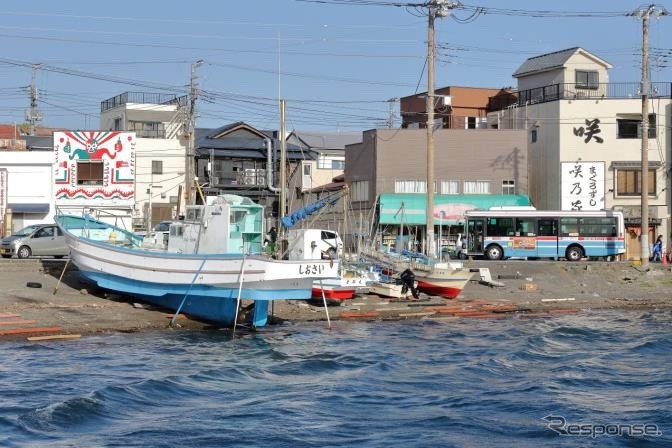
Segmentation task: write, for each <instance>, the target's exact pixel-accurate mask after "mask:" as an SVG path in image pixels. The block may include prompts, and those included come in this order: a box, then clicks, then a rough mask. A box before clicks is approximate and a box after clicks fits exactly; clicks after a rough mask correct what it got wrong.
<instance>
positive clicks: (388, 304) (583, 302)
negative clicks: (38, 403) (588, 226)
mask: <svg viewBox="0 0 672 448" xmlns="http://www.w3.org/2000/svg"><path fill="white" fill-rule="evenodd" d="M66 262H67V260H54V259H48V258H44V259H28V260H18V259H9V260H1V261H0V273H1V274H0V342H3V341H16V340H26V338H27V337H30V336H47V335H55V336H58V335H65V336H63V337H64V338H67V337H68V336H67V335H70V337H73V335H81V336H82V337H84V336H88V335H100V334H107V333H136V332H143V331H153V330H166V329H170V328H169V327H168V324H169V322H170V319H171V317H172V314H171V312H170V311H166V310H162V309H159V308H157V307H154V306H151V305H149V304H144V303H142V302H141V301H139V300H134V299H133V298H132V297H125V296H121V295H118V294H114V293H111V292H108V291H105V290H102V289H100V288H97V287H96V286H95V285H92V284H90V283H88V282H85V281H83V280H82V279H80V277H79V273H78V271H77V270H76V268H74V267H73V266H72V265H70V264H68V270H67V272H66V273H65V274H64V275H63V280H62V281H61V283H60V285H59V287H58V290H57V291H56V293H55V294H54V289H55V287H56V285H57V284H58V279H59V277H60V276H61V274H62V272H63V268H64V266H65V265H66ZM468 266H470V267H471V268H472V269H474V270H477V269H478V268H481V267H487V268H489V269H490V273H491V276H492V279H493V280H494V281H496V282H501V283H503V286H496V287H492V286H487V285H485V284H482V283H479V281H478V280H479V278H480V277H479V274H478V272H476V273H475V274H474V279H473V280H472V281H471V282H470V283H469V284H468V285H467V286H466V287H465V289H464V290H463V292H462V293H461V294H460V296H459V297H458V298H457V299H443V298H439V297H429V296H426V295H421V300H420V301H410V300H404V299H396V300H395V299H385V298H381V297H378V296H376V295H360V296H356V297H355V298H354V299H351V300H347V301H344V302H343V303H341V304H340V306H329V307H328V312H329V317H330V319H331V320H332V321H336V320H345V319H348V320H367V321H380V320H404V319H442V320H443V319H464V318H472V319H474V318H477V319H485V320H487V319H499V318H507V317H508V318H511V317H513V316H525V317H530V318H532V317H541V318H544V317H553V316H555V315H562V314H567V313H579V312H581V311H582V310H592V309H632V310H644V309H651V310H655V309H672V295H671V294H670V291H671V290H672V266H664V265H661V264H659V263H656V264H653V263H652V264H650V266H649V268H648V269H644V268H641V267H639V266H636V265H634V264H633V263H632V262H603V261H599V262H593V261H581V262H574V263H569V262H565V261H558V262H554V261H540V260H536V261H523V260H507V261H498V262H492V261H469V262H468ZM28 285H30V286H32V287H30V286H28ZM38 285H39V287H36V286H38ZM271 311H272V312H271ZM271 315H272V316H273V317H272V320H271V322H269V326H271V328H272V326H273V324H272V322H290V323H293V324H299V323H301V322H314V321H325V324H326V320H327V314H326V312H325V310H324V307H323V305H322V303H321V301H305V300H286V301H276V302H274V304H272V305H271V308H270V309H269V317H270V316H271ZM176 322H177V324H178V329H181V330H209V329H215V328H218V327H215V326H213V325H212V324H209V323H206V322H202V321H197V320H192V319H189V318H188V317H186V316H180V317H179V318H178V319H177V321H176ZM31 329H32V330H40V329H41V330H43V331H33V332H31ZM12 330H16V331H18V332H14V333H12ZM24 331H25V332H24Z"/></svg>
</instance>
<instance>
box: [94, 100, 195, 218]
mask: <svg viewBox="0 0 672 448" xmlns="http://www.w3.org/2000/svg"><path fill="white" fill-rule="evenodd" d="M187 106H188V97H187V96H186V95H184V96H178V95H175V94H164V93H143V92H124V93H121V94H119V95H117V96H114V97H112V98H109V99H106V100H104V101H102V102H101V104H100V129H101V130H104V131H124V132H132V133H133V134H134V135H135V137H134V142H135V145H134V154H135V156H134V157H135V158H134V160H132V161H129V163H132V164H133V175H134V184H133V190H134V193H133V196H134V201H133V204H132V206H131V211H130V213H131V215H132V222H133V228H134V229H145V228H147V226H148V225H149V226H150V227H152V226H153V225H154V224H156V223H158V222H160V221H163V220H170V219H173V218H175V217H177V215H178V214H179V212H180V210H184V205H185V203H184V184H185V173H186V171H187V169H188V167H189V160H188V158H187V148H188V145H189V141H188V139H187V138H186V137H187V136H186V133H185V129H186V128H185V126H186V124H187V122H188V114H187ZM149 221H151V223H150V222H149Z"/></svg>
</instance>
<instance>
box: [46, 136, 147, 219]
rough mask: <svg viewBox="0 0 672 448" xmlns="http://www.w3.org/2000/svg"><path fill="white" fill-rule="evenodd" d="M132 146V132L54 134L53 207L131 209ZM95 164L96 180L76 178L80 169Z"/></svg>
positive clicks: (132, 186)
mask: <svg viewBox="0 0 672 448" xmlns="http://www.w3.org/2000/svg"><path fill="white" fill-rule="evenodd" d="M135 145H136V137H135V133H134V132H116V131H65V132H54V157H55V163H54V182H55V188H54V192H55V199H56V205H57V206H68V205H88V206H112V207H133V204H134V201H135V198H134V182H135ZM98 163H99V164H100V165H102V174H101V175H100V178H99V179H96V180H93V181H92V180H91V179H90V176H89V177H87V180H83V179H82V178H78V177H83V174H82V173H83V172H84V170H82V167H83V166H89V165H96V164H98ZM78 165H79V168H78ZM100 165H97V166H96V169H95V170H93V171H96V172H100ZM78 173H79V174H78Z"/></svg>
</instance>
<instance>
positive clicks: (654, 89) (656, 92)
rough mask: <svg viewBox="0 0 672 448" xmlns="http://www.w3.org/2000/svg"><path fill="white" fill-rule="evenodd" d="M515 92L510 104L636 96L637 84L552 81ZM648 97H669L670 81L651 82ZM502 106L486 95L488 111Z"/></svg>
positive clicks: (637, 93)
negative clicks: (563, 82)
mask: <svg viewBox="0 0 672 448" xmlns="http://www.w3.org/2000/svg"><path fill="white" fill-rule="evenodd" d="M517 94H518V100H517V101H514V102H513V103H512V105H513V106H514V107H515V106H519V107H520V106H525V105H526V104H538V103H548V102H550V101H558V100H574V99H576V100H589V99H628V98H640V97H641V83H638V82H623V83H602V84H597V83H596V84H590V85H587V84H576V83H574V84H569V83H568V84H552V85H548V86H543V87H537V88H534V89H528V90H520V91H518V92H517ZM649 97H650V98H672V84H671V83H669V82H652V83H651V91H650V92H649ZM498 106H499V107H498ZM502 106H504V104H502V102H501V101H500V99H499V98H498V97H496V96H493V97H490V99H489V102H488V110H493V111H494V110H501V109H503V108H504V107H502Z"/></svg>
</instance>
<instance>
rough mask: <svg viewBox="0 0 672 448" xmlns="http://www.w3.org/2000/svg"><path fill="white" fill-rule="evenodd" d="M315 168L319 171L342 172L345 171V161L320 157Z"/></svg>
mask: <svg viewBox="0 0 672 448" xmlns="http://www.w3.org/2000/svg"><path fill="white" fill-rule="evenodd" d="M317 167H318V168H319V169H325V170H342V169H345V160H340V159H331V158H328V157H325V156H321V157H320V158H319V159H318V160H317Z"/></svg>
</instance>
